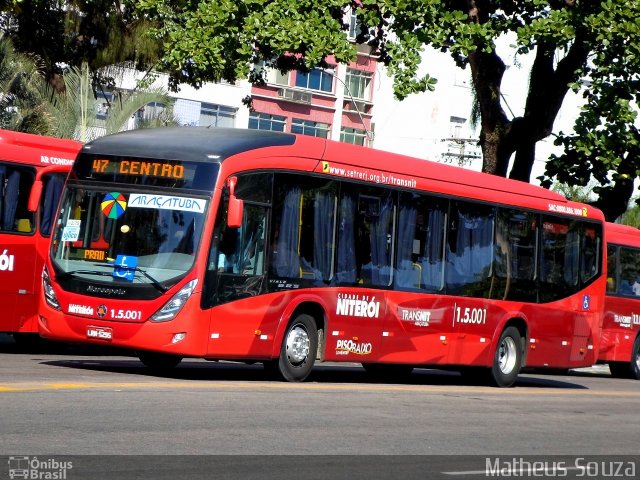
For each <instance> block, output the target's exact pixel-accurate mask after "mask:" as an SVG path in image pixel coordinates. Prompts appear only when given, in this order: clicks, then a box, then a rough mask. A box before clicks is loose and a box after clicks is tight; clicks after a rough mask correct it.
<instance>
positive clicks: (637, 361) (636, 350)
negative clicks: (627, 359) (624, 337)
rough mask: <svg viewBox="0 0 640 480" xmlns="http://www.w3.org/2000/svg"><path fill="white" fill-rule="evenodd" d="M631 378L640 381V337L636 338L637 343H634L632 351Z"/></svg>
mask: <svg viewBox="0 0 640 480" xmlns="http://www.w3.org/2000/svg"><path fill="white" fill-rule="evenodd" d="M629 371H630V372H631V378H634V379H636V380H640V335H638V336H637V337H636V341H635V342H633V349H632V350H631V368H630V369H629Z"/></svg>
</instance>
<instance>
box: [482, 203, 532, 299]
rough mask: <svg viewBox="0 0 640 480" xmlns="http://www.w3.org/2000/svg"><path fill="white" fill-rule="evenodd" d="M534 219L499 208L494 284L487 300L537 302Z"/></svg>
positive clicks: (529, 215) (524, 214)
mask: <svg viewBox="0 0 640 480" xmlns="http://www.w3.org/2000/svg"><path fill="white" fill-rule="evenodd" d="M536 218H537V216H536V215H534V214H532V213H528V212H522V211H518V210H511V209H504V208H500V209H498V215H497V222H496V243H495V255H494V272H495V281H494V282H493V285H492V288H491V292H490V298H497V299H502V300H518V301H526V302H535V301H537V289H536V284H535V281H536V264H537V255H536V236H537V221H536Z"/></svg>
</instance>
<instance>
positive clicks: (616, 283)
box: [598, 223, 640, 380]
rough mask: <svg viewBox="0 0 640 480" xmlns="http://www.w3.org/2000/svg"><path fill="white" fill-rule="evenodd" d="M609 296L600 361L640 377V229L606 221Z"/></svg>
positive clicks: (627, 375)
mask: <svg viewBox="0 0 640 480" xmlns="http://www.w3.org/2000/svg"><path fill="white" fill-rule="evenodd" d="M605 228H606V236H607V237H606V238H607V295H606V298H605V302H604V320H603V322H602V338H601V341H600V353H599V355H598V361H599V362H600V363H608V364H609V369H610V370H611V374H612V375H613V376H614V377H620V378H635V379H636V380H640V230H638V229H637V228H634V227H629V226H627V225H619V224H616V223H607V224H606V226H605Z"/></svg>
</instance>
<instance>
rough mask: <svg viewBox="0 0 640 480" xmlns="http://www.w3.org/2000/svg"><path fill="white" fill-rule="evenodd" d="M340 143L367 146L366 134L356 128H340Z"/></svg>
mask: <svg viewBox="0 0 640 480" xmlns="http://www.w3.org/2000/svg"><path fill="white" fill-rule="evenodd" d="M340 141H341V142H344V143H352V144H354V145H362V146H366V145H367V133H366V132H365V131H364V130H358V129H356V128H347V127H342V130H340Z"/></svg>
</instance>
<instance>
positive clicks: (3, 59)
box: [0, 37, 175, 142]
mask: <svg viewBox="0 0 640 480" xmlns="http://www.w3.org/2000/svg"><path fill="white" fill-rule="evenodd" d="M95 77H96V76H94V75H93V74H92V72H91V71H90V70H89V67H88V65H87V64H86V63H84V64H82V66H81V67H80V68H78V67H70V68H68V69H67V70H66V71H65V72H64V74H63V88H61V89H60V91H58V90H57V89H56V88H54V86H52V85H51V84H50V83H48V82H47V81H46V80H45V77H44V75H43V74H42V72H41V70H40V69H39V67H38V62H37V60H36V59H34V58H31V57H28V56H26V55H24V54H20V53H18V52H17V51H16V50H15V49H14V47H13V45H12V43H11V41H10V40H9V39H8V38H5V37H0V128H5V129H9V130H16V131H21V132H28V133H36V134H40V135H49V136H54V137H61V138H75V139H77V140H80V141H83V142H87V141H89V140H92V139H93V138H96V137H98V136H101V135H105V134H110V133H115V132H117V131H120V130H123V129H125V128H128V126H129V121H130V119H131V118H132V117H133V116H134V115H136V113H137V112H139V111H140V110H141V109H143V108H144V107H145V106H146V105H148V104H161V105H162V106H163V108H162V109H160V111H159V112H158V114H156V115H150V116H149V115H147V116H145V118H144V119H143V120H142V121H139V122H136V125H135V126H136V127H137V128H140V127H155V126H159V125H167V124H174V123H175V120H174V118H173V100H172V99H171V98H170V97H169V96H168V95H167V93H166V92H165V91H164V90H162V89H153V88H151V89H144V90H138V91H133V92H126V91H118V92H113V99H112V100H111V101H109V102H108V108H107V109H106V119H105V120H104V121H97V120H96V106H97V102H98V97H99V96H100V95H98V94H97V93H96V90H97V89H96V86H95V82H94V78H95Z"/></svg>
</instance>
